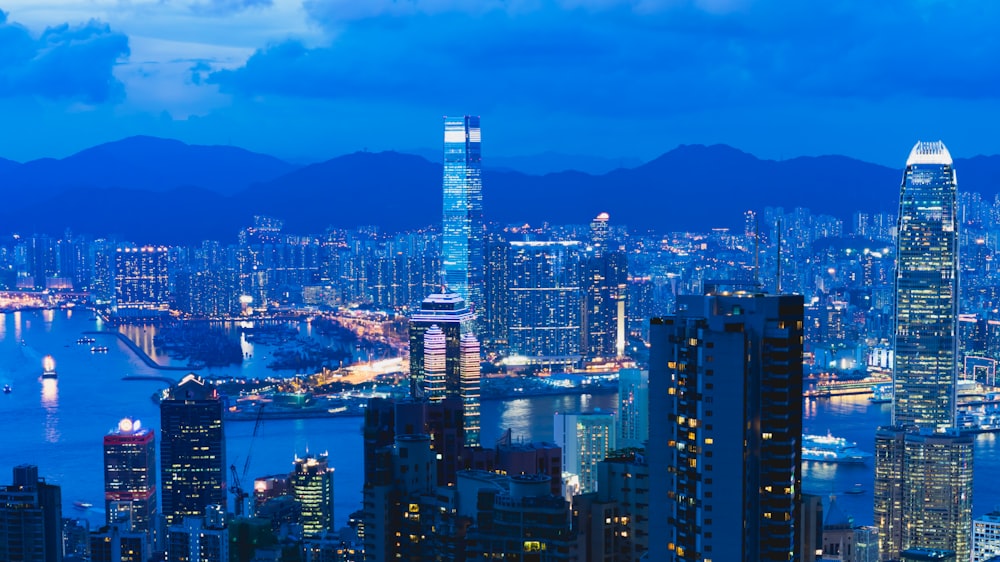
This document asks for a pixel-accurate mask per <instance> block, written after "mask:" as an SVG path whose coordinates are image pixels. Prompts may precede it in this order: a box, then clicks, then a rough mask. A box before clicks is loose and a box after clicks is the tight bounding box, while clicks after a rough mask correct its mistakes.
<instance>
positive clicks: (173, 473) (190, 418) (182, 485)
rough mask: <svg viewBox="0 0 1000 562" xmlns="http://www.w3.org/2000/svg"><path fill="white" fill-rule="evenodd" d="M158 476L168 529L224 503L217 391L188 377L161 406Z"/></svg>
mask: <svg viewBox="0 0 1000 562" xmlns="http://www.w3.org/2000/svg"><path fill="white" fill-rule="evenodd" d="M160 438H161V440H162V441H161V443H160V476H161V477H162V480H163V484H162V489H163V496H162V498H163V499H162V502H163V515H164V517H165V518H166V520H167V524H168V525H177V524H181V523H182V522H183V520H184V518H185V517H202V516H203V515H204V513H205V508H206V506H208V505H226V439H225V432H224V429H223V423H222V401H221V400H220V399H219V394H218V391H216V389H215V387H214V386H212V385H211V384H209V383H208V382H207V381H205V380H203V379H201V378H199V377H198V376H197V375H194V374H189V375H187V376H185V377H184V378H183V379H181V382H179V383H178V384H177V386H175V387H173V388H171V389H170V391H169V393H168V394H167V397H166V398H165V399H164V400H163V401H161V402H160Z"/></svg>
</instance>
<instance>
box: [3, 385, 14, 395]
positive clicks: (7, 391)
mask: <svg viewBox="0 0 1000 562" xmlns="http://www.w3.org/2000/svg"><path fill="white" fill-rule="evenodd" d="M11 392H14V389H13V388H11V386H10V385H9V384H5V385H3V393H4V394H10V393H11Z"/></svg>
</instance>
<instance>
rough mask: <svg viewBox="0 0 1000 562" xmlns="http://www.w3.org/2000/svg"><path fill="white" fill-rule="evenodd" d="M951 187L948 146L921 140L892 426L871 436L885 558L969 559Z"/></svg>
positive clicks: (901, 253)
mask: <svg viewBox="0 0 1000 562" xmlns="http://www.w3.org/2000/svg"><path fill="white" fill-rule="evenodd" d="M956 190H957V183H956V180H955V171H954V170H953V169H952V159H951V155H950V154H949V153H948V149H947V148H945V146H944V144H943V143H942V142H940V141H938V142H918V143H917V144H916V146H914V147H913V150H912V151H910V156H909V158H908V159H907V161H906V171H905V172H904V174H903V185H902V187H901V189H900V196H899V223H898V240H897V248H896V252H897V253H896V324H895V367H894V371H893V391H894V397H893V405H892V426H890V427H882V428H879V431H878V432H877V433H876V436H875V450H876V455H875V490H874V520H875V524H876V525H878V527H879V535H880V543H881V546H880V554H881V557H882V559H894V558H898V557H899V556H900V552H901V551H904V550H906V549H912V548H930V549H936V550H947V551H953V552H954V553H955V555H956V558H955V559H956V560H968V559H969V545H970V542H971V541H970V530H971V528H972V504H971V499H972V468H973V440H972V438H971V437H970V436H963V435H960V434H959V432H958V430H957V429H956V427H955V403H956V381H955V378H956V373H957V362H956V357H957V348H958V271H959V270H958V231H957V228H958V222H957V220H956V208H957V205H956Z"/></svg>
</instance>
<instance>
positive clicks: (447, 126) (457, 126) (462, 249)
mask: <svg viewBox="0 0 1000 562" xmlns="http://www.w3.org/2000/svg"><path fill="white" fill-rule="evenodd" d="M481 140H482V139H481V133H480V128H479V117H477V116H469V115H466V116H464V117H445V118H444V181H443V188H444V221H443V229H442V230H443V234H444V235H443V238H442V249H441V267H442V269H443V272H444V282H445V283H446V284H447V285H448V286H449V287H451V288H452V290H454V291H455V292H457V293H458V294H459V295H461V296H462V298H463V299H465V301H466V302H468V303H469V306H470V307H471V308H472V309H473V310H478V309H480V308H481V307H482V306H483V235H484V226H483V177H482V152H481V149H480V146H481Z"/></svg>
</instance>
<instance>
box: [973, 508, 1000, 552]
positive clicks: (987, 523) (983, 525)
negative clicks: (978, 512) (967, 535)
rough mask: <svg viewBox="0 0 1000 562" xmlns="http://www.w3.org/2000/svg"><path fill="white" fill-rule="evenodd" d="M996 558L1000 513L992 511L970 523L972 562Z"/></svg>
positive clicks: (999, 542)
mask: <svg viewBox="0 0 1000 562" xmlns="http://www.w3.org/2000/svg"><path fill="white" fill-rule="evenodd" d="M998 556H1000V511H994V512H992V513H987V514H986V515H983V516H982V517H980V518H979V519H976V520H975V521H973V522H972V562H986V561H987V560H993V559H994V558H995V557H998Z"/></svg>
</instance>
